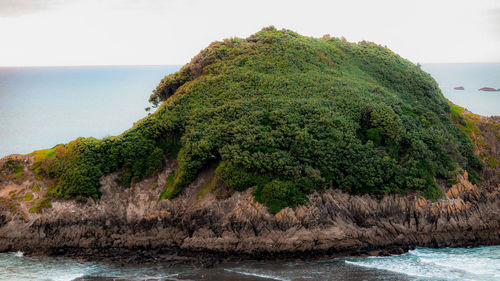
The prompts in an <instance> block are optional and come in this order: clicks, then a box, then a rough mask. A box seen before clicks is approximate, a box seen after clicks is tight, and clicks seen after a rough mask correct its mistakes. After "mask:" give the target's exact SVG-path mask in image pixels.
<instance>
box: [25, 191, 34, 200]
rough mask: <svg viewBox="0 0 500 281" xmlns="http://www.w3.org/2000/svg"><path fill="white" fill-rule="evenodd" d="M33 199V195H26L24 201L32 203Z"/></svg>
mask: <svg viewBox="0 0 500 281" xmlns="http://www.w3.org/2000/svg"><path fill="white" fill-rule="evenodd" d="M31 199H33V193H31V192H28V193H26V195H25V196H24V201H31Z"/></svg>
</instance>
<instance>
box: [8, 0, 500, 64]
mask: <svg viewBox="0 0 500 281" xmlns="http://www.w3.org/2000/svg"><path fill="white" fill-rule="evenodd" d="M269 25H274V26H276V27H277V28H287V29H291V30H294V31H297V32H299V33H300V34H302V35H308V36H314V37H321V36H322V35H324V34H331V35H332V36H339V37H340V36H344V37H346V38H347V40H349V41H352V42H358V41H361V40H369V41H373V42H376V43H379V44H382V45H387V46H388V47H389V48H391V49H392V50H394V51H395V52H397V53H399V54H400V55H401V56H403V57H405V58H408V59H410V60H411V61H413V62H421V63H429V62H500V0H470V1H469V0H420V1H404V0H377V1H370V0H366V1H361V0H346V1H334V0H330V1H318V0H307V1H295V0H285V1H273V0H247V1H237V0H206V1H200V0H183V1H182V0H164V1H161V0H142V1H139V0H66V1H65V0H0V38H1V39H0V65H1V66H33V65H131V64H184V63H186V62H188V61H189V60H190V58H191V57H193V56H194V55H196V54H197V53H198V52H199V51H200V50H201V49H203V48H204V47H206V46H207V45H208V44H209V43H210V42H212V41H215V40H222V39H224V38H228V37H235V36H236V37H247V36H248V35H250V34H252V33H255V32H257V31H258V30H260V29H261V28H262V27H265V26H269Z"/></svg>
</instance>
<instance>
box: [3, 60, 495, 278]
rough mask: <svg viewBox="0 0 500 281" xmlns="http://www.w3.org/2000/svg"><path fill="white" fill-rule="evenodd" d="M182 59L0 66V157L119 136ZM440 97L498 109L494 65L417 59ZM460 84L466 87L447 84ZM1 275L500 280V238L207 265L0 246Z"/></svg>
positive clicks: (490, 111)
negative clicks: (454, 245) (368, 253)
mask: <svg viewBox="0 0 500 281" xmlns="http://www.w3.org/2000/svg"><path fill="white" fill-rule="evenodd" d="M179 68H180V66H119V67H48V68H47V67H32V68H0V157H3V156H6V155H9V154H13V153H21V154H25V153H30V152H32V151H33V150H36V149H43V148H48V147H53V146H54V145H56V144H59V143H66V142H68V141H71V140H73V139H75V138H77V137H90V136H93V137H96V138H102V137H105V136H109V135H117V134H120V133H121V132H122V131H124V130H126V129H128V128H130V127H131V126H132V125H133V122H135V121H137V120H139V119H140V118H142V117H144V116H146V115H147V112H146V111H145V110H144V108H145V107H148V106H150V105H149V104H148V102H147V99H148V97H149V95H150V94H151V91H152V90H153V89H154V88H155V87H156V85H157V84H158V83H159V82H160V80H161V79H162V78H163V76H165V75H166V74H169V73H172V72H175V71H177V70H178V69H179ZM422 69H423V70H425V71H426V72H428V73H430V74H431V75H432V76H433V77H434V78H435V79H436V80H437V82H438V83H439V86H440V88H441V90H442V92H443V94H444V96H445V97H446V98H448V99H449V100H450V101H452V102H453V103H455V104H457V105H460V106H462V107H465V108H467V109H468V110H470V111H472V112H474V113H477V114H481V115H486V116H489V115H500V92H481V91H478V89H479V88H482V87H492V88H497V89H498V88H500V64H424V65H423V66H422ZM459 86H462V87H464V90H454V88H455V87H459ZM0 280H54V281H56V280H80V281H81V280H222V281H224V280H231V281H237V280H347V281H358V280H368V281H369V280H500V246H490V247H479V248H471V249H463V248H462V249H460V248H459V249H426V248H418V249H416V250H413V251H410V252H408V253H406V254H403V255H395V256H390V257H367V258H354V257H352V258H339V259H330V260H321V261H309V262H304V261H300V262H299V261H297V262H243V263H227V264H220V265H215V266H214V267H213V268H210V269H206V268H197V267H190V266H182V267H175V266H174V267H170V266H167V265H162V264H157V265H143V266H134V265H130V266H127V265H126V266H121V265H113V264H99V263H92V262H79V261H75V260H71V259H65V258H50V257H26V256H24V255H23V254H22V253H20V252H18V253H0Z"/></svg>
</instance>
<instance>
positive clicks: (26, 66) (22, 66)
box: [0, 61, 500, 68]
mask: <svg viewBox="0 0 500 281" xmlns="http://www.w3.org/2000/svg"><path fill="white" fill-rule="evenodd" d="M496 63H500V61H494V62H416V63H415V64H496ZM183 65H185V63H184V64H74V65H62V64H61V65H0V68H36V67H45V68H50V67H54V68H55V67H123V66H183Z"/></svg>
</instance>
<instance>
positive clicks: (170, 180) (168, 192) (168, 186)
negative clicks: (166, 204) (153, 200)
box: [159, 173, 181, 200]
mask: <svg viewBox="0 0 500 281" xmlns="http://www.w3.org/2000/svg"><path fill="white" fill-rule="evenodd" d="M174 181H175V180H174V174H173V173H172V174H171V175H169V176H168V177H167V180H166V182H165V186H164V187H163V191H162V192H161V194H160V198H159V199H160V200H162V199H172V198H174V197H175V196H176V195H177V194H179V192H181V189H180V188H178V187H176V186H175V184H174Z"/></svg>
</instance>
